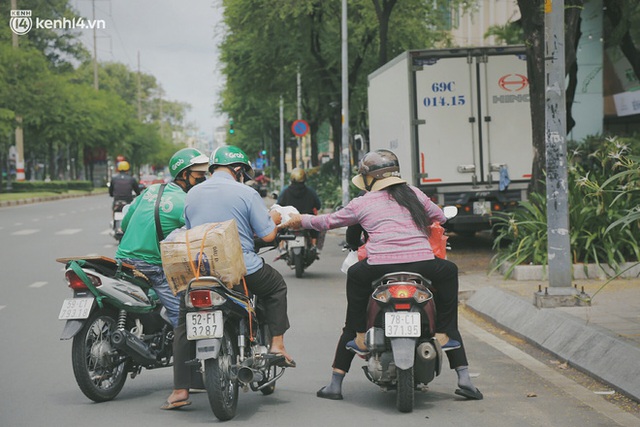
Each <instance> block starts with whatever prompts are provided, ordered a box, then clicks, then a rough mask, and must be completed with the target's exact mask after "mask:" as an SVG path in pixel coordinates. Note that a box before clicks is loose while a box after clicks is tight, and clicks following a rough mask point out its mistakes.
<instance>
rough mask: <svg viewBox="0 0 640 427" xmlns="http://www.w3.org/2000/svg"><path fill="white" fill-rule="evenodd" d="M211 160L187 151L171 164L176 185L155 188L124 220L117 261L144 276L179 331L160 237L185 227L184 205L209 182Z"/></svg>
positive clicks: (176, 305) (177, 303)
mask: <svg viewBox="0 0 640 427" xmlns="http://www.w3.org/2000/svg"><path fill="white" fill-rule="evenodd" d="M208 166H209V158H208V157H207V156H206V155H204V154H202V153H201V152H200V151H199V150H197V149H195V148H183V149H182V150H179V151H177V152H176V153H175V154H174V155H173V156H172V157H171V160H169V171H170V172H171V177H172V179H173V180H172V181H171V182H170V183H168V184H153V185H151V186H149V187H148V188H147V189H146V190H144V191H143V192H142V194H141V196H140V197H138V198H136V200H135V201H134V202H133V204H132V205H131V207H130V208H129V210H128V211H127V213H126V214H125V216H124V218H123V220H122V229H123V230H124V231H125V233H124V236H122V240H121V241H120V245H119V246H118V250H117V251H116V259H120V260H122V261H124V262H127V263H129V264H132V265H134V266H135V267H136V269H137V270H139V271H140V272H142V273H143V274H144V275H145V276H147V278H148V279H149V281H150V282H151V284H152V285H153V289H154V290H155V291H156V293H157V294H158V297H159V298H160V301H161V302H162V305H164V307H165V308H166V310H167V314H168V316H169V319H170V321H171V323H172V325H173V327H174V328H175V327H176V326H177V324H178V313H179V308H180V302H179V300H178V297H176V296H175V295H173V292H172V291H171V289H170V288H169V283H168V282H167V277H166V276H165V274H164V271H163V270H162V258H161V255H160V240H161V239H160V237H162V239H163V238H164V237H166V236H168V235H169V233H171V232H172V231H173V230H175V229H176V228H180V227H182V226H184V223H185V222H184V202H185V198H186V195H187V192H188V191H189V190H190V189H191V188H193V187H194V186H195V185H197V184H199V183H201V182H203V181H204V180H205V179H206V174H207V172H208ZM161 187H162V195H161V203H160V205H158V208H157V210H158V215H159V216H158V219H159V222H160V229H157V228H156V200H157V198H158V193H159V191H160V190H161ZM159 232H161V233H162V236H159V235H158V234H159Z"/></svg>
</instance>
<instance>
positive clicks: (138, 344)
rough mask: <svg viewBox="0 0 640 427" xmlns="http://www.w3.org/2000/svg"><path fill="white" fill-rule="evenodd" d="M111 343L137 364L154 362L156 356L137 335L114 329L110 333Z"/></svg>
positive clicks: (146, 364) (151, 363)
mask: <svg viewBox="0 0 640 427" xmlns="http://www.w3.org/2000/svg"><path fill="white" fill-rule="evenodd" d="M111 344H113V346H114V347H115V348H117V349H118V350H121V351H123V352H125V353H127V354H128V355H129V356H131V358H132V359H133V360H134V361H135V362H136V363H138V364H140V365H143V366H148V365H153V364H154V363H156V362H157V361H156V356H155V355H154V354H152V353H151V352H150V351H149V347H148V346H147V345H146V344H145V343H144V342H143V341H142V340H140V339H139V338H138V337H136V336H135V335H133V334H132V333H131V332H129V331H126V330H116V331H114V332H113V333H112V334H111Z"/></svg>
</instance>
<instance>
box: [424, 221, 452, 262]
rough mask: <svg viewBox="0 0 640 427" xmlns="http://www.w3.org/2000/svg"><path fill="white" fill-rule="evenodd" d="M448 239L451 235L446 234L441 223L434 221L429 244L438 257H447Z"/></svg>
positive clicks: (430, 228)
mask: <svg viewBox="0 0 640 427" xmlns="http://www.w3.org/2000/svg"><path fill="white" fill-rule="evenodd" d="M447 239H449V237H447V236H445V235H444V228H442V226H441V225H440V223H438V222H434V223H433V224H431V226H430V227H429V244H430V245H431V249H433V255H435V256H436V258H441V259H446V258H447Z"/></svg>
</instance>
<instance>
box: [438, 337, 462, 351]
mask: <svg viewBox="0 0 640 427" xmlns="http://www.w3.org/2000/svg"><path fill="white" fill-rule="evenodd" d="M460 347H462V345H461V344H460V343H459V342H458V341H456V340H452V339H451V338H449V341H447V342H446V344H445V345H443V346H442V351H449V350H455V349H456V348H460Z"/></svg>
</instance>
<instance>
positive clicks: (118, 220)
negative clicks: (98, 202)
mask: <svg viewBox="0 0 640 427" xmlns="http://www.w3.org/2000/svg"><path fill="white" fill-rule="evenodd" d="M127 204H128V203H127V202H126V201H124V200H116V201H115V202H113V221H111V235H112V236H113V237H114V239H116V240H117V241H118V242H119V241H120V240H122V236H123V235H124V231H122V226H121V225H122V219H123V218H124V214H125V213H126V211H125V209H124V207H125V206H127Z"/></svg>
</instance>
